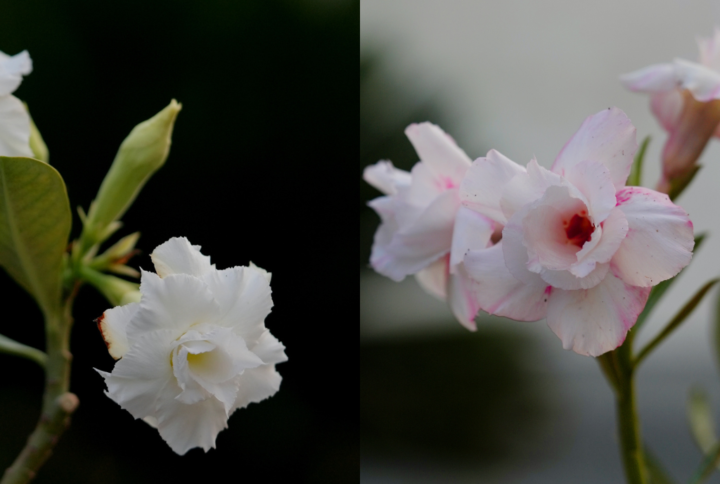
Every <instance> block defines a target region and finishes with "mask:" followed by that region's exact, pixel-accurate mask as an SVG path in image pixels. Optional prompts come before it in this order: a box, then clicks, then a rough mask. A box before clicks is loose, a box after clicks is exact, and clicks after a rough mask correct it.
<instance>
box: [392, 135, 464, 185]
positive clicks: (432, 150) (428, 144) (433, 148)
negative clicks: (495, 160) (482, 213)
mask: <svg viewBox="0 0 720 484" xmlns="http://www.w3.org/2000/svg"><path fill="white" fill-rule="evenodd" d="M405 135H406V136H407V137H408V138H409V139H410V142H411V143H412V145H413V146H414V147H415V151H417V154H418V155H419V156H420V159H421V160H422V162H423V163H425V164H427V166H428V167H429V168H430V170H431V171H432V172H433V174H434V175H435V177H436V178H437V179H439V180H441V181H442V182H443V183H445V184H446V188H455V187H458V186H459V185H460V180H462V178H463V176H465V172H466V171H467V169H468V167H469V166H470V162H471V160H470V158H469V157H468V155H466V154H465V152H464V151H463V150H461V149H460V148H459V147H458V146H457V145H456V144H455V141H454V140H453V139H452V138H451V137H450V136H448V135H447V134H446V133H445V132H444V131H443V130H442V129H440V127H438V126H436V125H434V124H432V123H420V124H411V125H410V126H408V127H407V128H406V129H405Z"/></svg>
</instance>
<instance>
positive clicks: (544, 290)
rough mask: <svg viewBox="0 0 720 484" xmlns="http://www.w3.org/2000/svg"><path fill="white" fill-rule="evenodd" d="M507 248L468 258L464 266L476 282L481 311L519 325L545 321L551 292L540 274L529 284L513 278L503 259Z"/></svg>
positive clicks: (479, 252)
mask: <svg viewBox="0 0 720 484" xmlns="http://www.w3.org/2000/svg"><path fill="white" fill-rule="evenodd" d="M504 244H505V240H503V241H502V242H500V243H499V244H496V245H494V246H492V247H490V248H488V249H482V250H473V251H470V252H469V253H468V255H466V256H465V261H464V263H463V264H464V267H465V269H466V270H467V273H468V274H469V276H470V277H471V278H472V280H473V285H472V289H473V291H474V292H475V296H476V300H477V302H478V304H479V305H480V308H481V309H482V310H483V311H486V312H488V313H490V314H496V315H498V316H504V317H506V318H510V319H515V320H518V321H537V320H538V319H542V318H544V317H545V313H546V311H547V302H548V296H549V294H550V293H551V292H552V288H551V287H550V286H549V285H548V284H547V283H546V282H544V281H543V280H542V279H540V276H538V275H537V274H532V273H528V275H529V277H528V279H529V280H531V283H529V284H528V283H525V282H523V281H520V280H518V279H516V278H515V277H513V275H512V274H511V273H510V271H508V269H507V267H506V265H505V260H504V258H503V252H504V251H503V245H504Z"/></svg>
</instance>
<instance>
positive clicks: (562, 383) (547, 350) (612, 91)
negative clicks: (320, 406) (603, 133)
mask: <svg viewBox="0 0 720 484" xmlns="http://www.w3.org/2000/svg"><path fill="white" fill-rule="evenodd" d="M715 25H720V2H712V1H694V0H693V1H689V0H686V1H677V0H661V1H658V0H654V1H650V0H643V1H632V2H627V1H620V0H606V1H603V2H577V1H570V0H551V1H530V0H526V1H517V0H505V1H482V2H481V1H461V0H444V1H439V0H433V1H429V0H362V2H361V105H360V106H361V107H360V111H361V132H360V138H361V160H360V163H361V167H360V168H361V169H362V167H363V166H365V165H367V164H370V163H374V162H376V161H377V160H379V159H390V160H392V161H393V163H395V165H396V166H399V167H401V168H404V169H409V168H410V167H411V166H412V165H413V164H414V163H415V162H416V161H417V157H416V155H415V153H414V151H413V149H412V147H411V146H410V143H409V142H407V140H406V139H405V137H404V135H403V129H404V128H405V126H406V125H407V124H409V123H411V122H420V121H426V120H427V121H432V122H434V123H436V124H439V125H440V126H441V127H442V128H443V129H444V130H445V131H447V132H448V133H449V134H451V135H452V136H453V137H454V138H455V140H456V141H457V143H458V145H459V146H460V147H462V148H463V149H464V150H465V151H466V152H467V153H468V155H469V156H470V157H471V158H473V159H474V158H477V157H479V156H483V155H484V154H485V153H486V152H487V151H488V150H489V149H490V148H495V149H497V150H499V151H500V152H501V153H503V154H505V155H506V156H508V157H510V158H511V159H513V160H514V161H516V162H518V163H522V164H525V163H527V161H528V160H530V158H532V156H537V159H538V161H539V163H540V164H542V165H544V166H546V167H549V166H550V165H551V164H552V162H553V160H554V158H555V156H556V155H557V153H558V152H559V150H560V149H561V148H562V146H563V145H564V143H565V142H566V141H567V140H568V139H569V138H570V136H572V134H573V133H574V132H575V131H576V130H577V128H578V127H579V126H580V124H581V122H582V121H583V120H584V119H585V118H586V117H587V116H589V115H591V114H594V113H596V112H598V111H600V110H601V109H604V108H607V107H609V106H617V107H619V108H621V109H623V110H624V111H625V113H627V115H628V116H629V117H630V119H631V120H632V121H633V123H634V124H635V126H636V127H637V131H638V140H639V141H640V140H642V138H644V137H645V136H646V135H651V136H652V142H651V144H650V147H649V150H648V153H647V155H646V159H645V160H646V161H645V167H646V168H645V174H644V180H643V184H644V185H645V186H650V187H653V186H654V185H655V183H656V181H657V179H658V177H659V173H660V169H659V161H658V160H659V156H660V151H661V149H662V145H663V144H664V142H665V138H666V134H665V133H664V131H662V129H661V128H660V126H659V125H658V123H657V122H656V121H655V119H654V118H653V117H652V114H651V113H650V110H649V98H648V96H646V95H642V94H637V93H631V92H629V91H627V90H625V89H624V88H623V87H622V86H621V84H620V83H619V82H618V80H617V78H618V76H619V75H620V74H623V73H626V72H629V71H632V70H635V69H639V68H641V67H644V66H646V65H649V64H652V63H658V62H669V61H671V60H672V59H673V58H675V57H681V58H685V59H689V60H692V61H696V60H697V57H698V50H697V46H696V41H695V38H696V36H702V37H708V36H710V35H711V34H712V32H713V28H714V26H715ZM700 162H701V164H703V166H704V168H703V169H702V171H701V172H700V174H699V176H698V177H697V178H696V180H695V181H694V182H693V184H692V185H691V187H690V188H689V189H688V190H687V191H686V192H685V193H684V194H683V196H682V197H681V198H680V199H679V200H678V201H677V202H678V203H679V204H680V205H682V206H683V207H684V208H685V210H687V211H688V213H690V216H691V218H692V220H693V223H694V225H695V229H696V233H698V232H703V231H706V232H708V233H709V238H708V239H707V240H706V242H705V245H704V246H703V248H702V249H701V251H699V252H698V253H697V254H696V256H695V259H694V260H693V262H692V264H691V266H690V267H689V268H688V269H687V270H686V271H685V272H684V273H683V275H682V279H681V280H679V281H678V282H677V283H676V284H675V286H674V287H673V289H672V290H671V292H670V293H669V294H668V296H666V298H665V300H664V301H663V302H662V303H661V304H659V305H658V306H657V307H656V309H655V312H654V313H653V314H652V316H651V317H650V320H649V322H648V323H647V324H646V325H645V327H644V328H643V329H642V332H641V333H639V335H638V336H637V339H636V343H637V344H638V346H641V345H643V344H644V343H645V342H646V341H648V340H649V339H650V338H651V337H652V336H653V335H654V334H656V333H657V331H659V330H660V328H662V327H663V326H664V324H665V323H666V322H667V321H668V320H669V319H670V318H671V317H672V315H673V313H674V312H675V311H676V309H677V308H678V307H679V306H680V305H681V304H683V303H684V302H685V301H686V300H687V299H689V298H690V297H691V296H692V295H693V294H694V292H695V291H696V290H697V289H698V288H699V287H700V286H701V285H702V284H703V283H704V282H705V281H707V280H708V279H710V278H712V277H716V276H717V275H718V274H720V256H719V255H718V254H720V197H719V194H718V192H719V190H718V187H720V140H713V141H711V143H710V145H709V146H708V147H707V149H706V150H705V152H704V154H703V156H702V158H701V160H700ZM360 194H361V200H360V218H361V250H360V268H361V277H360V284H361V393H362V397H361V429H362V441H361V479H362V481H363V482H367V483H396V482H397V483H402V482H413V483H415V482H419V483H424V482H427V483H431V482H512V483H551V482H552V483H557V482H563V483H564V482H582V483H595V482H597V483H606V482H622V480H623V473H622V467H621V463H620V458H619V453H618V448H617V438H616V434H615V415H614V403H613V396H612V394H611V391H610V389H609V387H608V386H607V384H606V382H605V381H604V379H603V377H602V375H601V374H600V371H599V369H598V366H597V364H596V362H595V361H593V359H592V358H587V357H582V356H579V355H576V354H574V353H572V352H568V351H563V350H562V346H561V344H560V341H559V339H558V338H557V337H556V336H555V335H554V334H553V333H552V332H551V331H550V330H549V329H548V328H547V326H546V325H545V323H544V322H537V323H518V322H513V321H507V320H501V319H495V318H485V319H480V320H479V321H478V328H479V330H478V332H477V333H469V332H467V331H466V330H464V329H463V328H462V327H461V326H460V325H459V324H458V323H456V322H454V321H453V319H452V316H451V315H450V312H449V310H447V309H446V307H445V306H444V304H443V303H441V302H439V301H435V300H433V299H432V298H431V297H429V296H426V295H425V294H424V293H423V292H422V291H421V290H420V289H419V287H418V286H417V283H416V282H415V281H414V279H413V278H409V279H407V280H405V281H403V282H402V283H394V282H392V281H390V280H388V279H385V278H383V277H381V276H378V275H376V274H374V273H373V272H372V271H370V270H369V269H368V268H367V258H368V256H369V250H370V244H371V242H372V234H373V232H374V230H375V228H376V226H377V216H376V215H375V214H374V213H373V212H372V211H371V210H369V209H367V208H366V207H365V206H364V204H365V202H366V201H367V200H368V199H371V198H373V197H375V196H378V195H379V193H378V192H376V191H374V190H373V189H372V188H370V187H368V186H367V185H366V184H365V183H364V182H362V181H361V182H360ZM715 298H716V295H715V294H714V293H713V294H711V296H710V297H708V298H707V299H706V301H705V302H704V303H703V304H702V305H701V306H700V307H699V308H698V309H697V310H696V311H695V313H694V314H693V316H692V317H691V318H690V319H689V320H688V321H686V323H685V324H684V325H683V326H682V327H681V329H680V330H679V331H678V332H677V333H676V334H675V335H674V336H672V337H671V338H670V339H669V340H667V341H666V342H665V343H664V344H663V345H662V346H661V347H660V348H659V349H658V350H656V352H655V353H654V354H653V355H652V356H651V357H650V358H649V359H648V360H647V361H646V362H645V364H644V366H643V368H642V369H641V370H640V371H639V374H638V395H639V396H638V398H639V407H640V418H641V425H642V433H643V437H644V440H645V441H646V442H647V443H648V444H649V445H650V446H651V447H652V449H653V451H654V453H655V454H656V455H657V456H658V457H659V458H660V459H661V461H662V462H663V464H664V465H665V467H666V468H667V470H668V472H669V473H670V474H671V475H672V476H673V477H675V478H676V479H677V480H678V481H679V482H686V481H687V480H688V479H689V478H690V476H691V475H692V473H693V472H694V469H695V468H696V467H697V465H698V464H699V463H700V461H701V459H702V456H701V454H700V452H699V450H697V448H696V446H695V445H694V442H693V440H692V438H691V437H690V434H689V431H688V428H687V425H686V418H685V404H686V400H687V395H688V391H689V389H690V388H693V387H701V388H704V389H705V390H706V391H707V392H708V394H709V395H710V398H711V399H712V402H713V408H714V409H715V410H716V412H715V416H716V418H717V417H718V416H720V377H719V376H718V371H717V365H716V357H715V354H714V353H715V352H714V349H713V348H712V341H713V337H712V335H713V332H712V329H713V328H712V318H713V313H714V310H713V304H714V301H715ZM719 475H720V474H716V475H715V476H713V477H712V478H711V479H710V481H709V482H720V477H718V476H719Z"/></svg>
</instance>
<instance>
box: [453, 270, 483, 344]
mask: <svg viewBox="0 0 720 484" xmlns="http://www.w3.org/2000/svg"><path fill="white" fill-rule="evenodd" d="M447 292H448V294H449V297H448V304H449V305H450V310H451V311H452V313H453V315H454V316H455V318H456V319H457V320H458V322H460V324H462V325H463V326H465V327H466V328H467V329H469V330H470V331H475V330H477V325H476V324H475V316H476V315H477V313H478V311H479V310H480V304H479V303H478V301H477V298H476V297H475V291H474V290H473V281H472V280H471V279H470V277H469V276H468V274H467V272H466V270H465V268H464V267H463V264H459V265H458V266H457V270H456V272H455V274H451V275H450V278H449V279H448V289H447Z"/></svg>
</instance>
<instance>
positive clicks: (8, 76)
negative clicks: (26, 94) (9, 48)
mask: <svg viewBox="0 0 720 484" xmlns="http://www.w3.org/2000/svg"><path fill="white" fill-rule="evenodd" d="M30 72H32V60H30V54H28V52H27V51H26V50H24V51H22V52H20V53H18V54H15V55H13V56H9V55H7V54H5V53H4V52H0V96H5V95H8V94H11V93H13V92H15V89H17V88H18V86H19V85H20V83H21V82H22V77H23V75H27V74H30Z"/></svg>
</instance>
